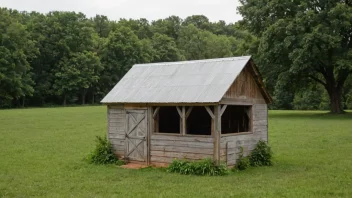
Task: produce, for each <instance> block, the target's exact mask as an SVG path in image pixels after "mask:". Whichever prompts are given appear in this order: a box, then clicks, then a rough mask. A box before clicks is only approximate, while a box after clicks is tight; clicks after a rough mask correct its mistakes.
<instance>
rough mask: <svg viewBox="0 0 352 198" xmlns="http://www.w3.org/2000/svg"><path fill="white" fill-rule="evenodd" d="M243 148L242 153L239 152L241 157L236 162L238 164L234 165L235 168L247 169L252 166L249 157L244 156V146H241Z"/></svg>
mask: <svg viewBox="0 0 352 198" xmlns="http://www.w3.org/2000/svg"><path fill="white" fill-rule="evenodd" d="M240 149H241V153H240V154H239V158H238V160H237V162H236V165H235V166H234V167H233V168H234V169H233V170H240V171H242V170H246V169H247V168H249V167H250V166H251V164H250V162H249V157H244V156H243V147H240Z"/></svg>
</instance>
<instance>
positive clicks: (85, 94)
mask: <svg viewBox="0 0 352 198" xmlns="http://www.w3.org/2000/svg"><path fill="white" fill-rule="evenodd" d="M86 96H87V90H86V89H84V90H83V91H82V105H85V104H86Z"/></svg>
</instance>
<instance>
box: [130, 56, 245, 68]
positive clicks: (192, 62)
mask: <svg viewBox="0 0 352 198" xmlns="http://www.w3.org/2000/svg"><path fill="white" fill-rule="evenodd" d="M250 58H251V56H235V57H226V58H213V59H202V60H189V61H177V62H160V63H144V64H135V65H133V67H140V66H158V65H182V64H195V63H211V62H223V61H240V60H246V59H248V60H249V59H250Z"/></svg>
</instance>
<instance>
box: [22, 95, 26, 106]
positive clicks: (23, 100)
mask: <svg viewBox="0 0 352 198" xmlns="http://www.w3.org/2000/svg"><path fill="white" fill-rule="evenodd" d="M25 101H26V96H23V98H22V108H24V103H25Z"/></svg>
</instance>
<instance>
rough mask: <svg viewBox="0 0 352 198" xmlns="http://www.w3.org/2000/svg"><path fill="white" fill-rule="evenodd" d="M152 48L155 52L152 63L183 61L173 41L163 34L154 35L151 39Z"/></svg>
mask: <svg viewBox="0 0 352 198" xmlns="http://www.w3.org/2000/svg"><path fill="white" fill-rule="evenodd" d="M151 45H152V48H153V49H154V50H155V52H154V53H155V55H154V60H153V62H171V61H179V60H184V57H183V56H182V55H181V53H180V52H179V50H178V49H177V46H176V43H175V41H174V40H173V39H172V38H170V37H168V36H167V35H164V34H158V33H157V34H155V35H154V36H153V38H152V44H151Z"/></svg>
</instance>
